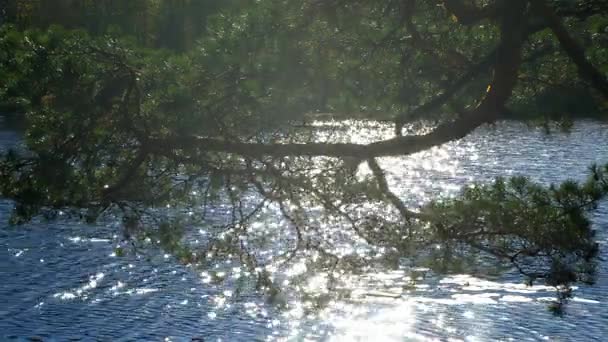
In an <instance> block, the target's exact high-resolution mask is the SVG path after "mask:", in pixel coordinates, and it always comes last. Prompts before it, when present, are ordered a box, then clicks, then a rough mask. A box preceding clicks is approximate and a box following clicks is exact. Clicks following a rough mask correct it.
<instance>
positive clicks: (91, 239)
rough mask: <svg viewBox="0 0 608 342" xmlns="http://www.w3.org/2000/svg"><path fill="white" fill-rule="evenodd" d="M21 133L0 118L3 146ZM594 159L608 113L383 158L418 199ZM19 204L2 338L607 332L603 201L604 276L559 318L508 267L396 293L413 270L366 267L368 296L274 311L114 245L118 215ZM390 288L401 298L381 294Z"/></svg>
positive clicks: (486, 133) (5, 240)
mask: <svg viewBox="0 0 608 342" xmlns="http://www.w3.org/2000/svg"><path fill="white" fill-rule="evenodd" d="M336 125H338V126H340V127H341V130H338V132H334V135H335V134H338V135H339V136H338V140H343V141H357V142H365V141H369V140H373V139H377V138H379V137H382V136H384V135H388V134H390V132H391V130H390V127H389V126H387V125H383V124H370V123H365V124H364V123H357V124H356V125H352V123H351V124H349V125H347V126H344V125H342V124H336ZM18 137H19V135H18V134H17V133H16V132H14V131H13V130H10V129H6V128H3V126H2V122H0V146H3V147H6V146H9V145H12V144H14V143H15V142H16V141H18ZM321 138H323V137H320V139H321ZM593 162H598V163H606V162H608V125H606V124H603V123H598V122H592V121H580V122H577V123H576V124H575V126H574V127H573V129H572V132H571V133H570V134H561V133H554V134H550V135H547V134H545V133H544V132H543V131H542V130H541V129H534V128H532V129H530V128H527V127H526V126H525V125H523V124H521V123H515V122H505V123H500V124H498V125H496V126H495V127H485V128H481V129H478V130H477V131H475V132H474V133H473V134H471V135H470V136H468V137H467V138H465V139H463V140H461V141H458V142H453V143H449V144H446V145H445V146H442V147H438V148H434V149H432V150H430V151H425V152H422V153H419V154H416V155H413V156H410V157H407V158H383V159H382V160H381V162H380V164H381V165H382V166H383V167H384V168H385V169H386V171H387V178H388V181H389V185H390V186H391V188H392V190H393V191H395V192H397V193H399V195H400V196H401V197H402V198H403V199H404V201H406V202H407V203H409V204H410V205H412V206H416V205H418V204H419V203H424V202H425V201H428V200H429V199H430V198H432V197H433V196H435V195H438V194H440V195H444V196H449V195H451V194H454V193H455V192H456V191H457V190H458V189H459V188H460V187H461V186H462V185H463V184H467V183H470V182H472V181H487V180H490V179H492V178H493V177H494V176H498V175H514V174H525V175H529V176H530V177H531V178H532V179H534V180H537V181H540V182H543V183H550V182H558V181H562V180H565V179H568V178H574V179H581V178H582V177H584V171H585V170H586V168H587V167H588V166H589V165H590V164H591V163H593ZM360 172H363V173H364V172H366V171H365V169H364V168H363V167H362V168H361V170H360ZM11 207H12V204H11V203H10V202H9V201H6V200H4V201H0V303H1V304H2V305H1V306H0V339H3V340H4V339H9V340H10V339H11V338H14V339H25V338H29V337H33V336H38V337H41V338H44V340H56V341H64V340H68V339H70V338H74V339H78V338H80V339H85V340H87V339H91V340H94V339H101V340H174V341H181V340H190V339H191V338H193V337H204V338H205V340H218V339H222V340H224V341H226V340H228V341H240V340H242V341H251V340H264V339H275V338H287V339H293V340H303V339H306V338H308V339H311V340H347V341H357V340H360V341H365V340H383V341H392V340H394V341H402V340H434V339H436V340H447V339H453V340H466V341H485V340H495V339H504V340H514V341H519V340H530V341H535V340H563V341H570V340H580V341H587V340H603V339H604V338H605V336H608V303H607V302H606V294H608V272H607V271H608V245H607V243H608V229H607V228H608V208H607V205H603V206H602V207H601V208H600V209H599V210H598V211H597V213H596V214H595V216H594V218H593V222H594V224H595V227H596V228H597V229H598V232H599V233H598V239H599V240H600V243H601V257H602V259H603V260H605V261H602V262H601V264H600V268H599V270H598V279H597V284H595V285H594V286H580V287H578V288H577V289H576V290H575V299H574V300H573V301H572V302H571V303H569V305H568V307H567V309H566V314H565V315H564V316H563V317H555V316H553V315H552V314H551V313H550V312H549V311H548V310H547V303H548V301H550V300H552V299H553V290H552V289H551V288H546V287H543V286H534V287H531V288H530V287H526V286H524V285H523V284H522V283H521V279H520V278H519V277H517V276H516V275H514V274H505V275H503V276H501V277H498V278H496V279H494V280H487V279H486V280H482V279H479V278H475V277H472V276H469V275H456V276H450V277H436V276H428V277H426V278H425V279H424V280H423V281H419V282H417V283H416V285H415V286H413V287H411V288H408V290H407V291H401V292H396V290H395V289H396V288H401V289H402V287H400V286H401V285H402V284H403V281H404V277H406V276H407V275H405V274H404V273H403V272H399V271H389V270H378V272H377V273H376V274H369V275H365V276H363V277H362V279H359V281H360V283H359V284H358V285H357V286H361V288H362V290H361V293H362V295H361V296H355V297H353V298H351V299H350V300H347V301H346V300H345V301H336V302H331V303H329V305H328V306H327V308H325V309H324V310H322V311H321V312H319V313H318V315H314V316H307V315H306V314H304V312H303V311H302V310H300V309H299V308H298V307H297V305H294V306H292V308H291V309H290V310H284V311H279V310H277V309H276V308H275V307H273V306H272V305H269V304H267V303H266V302H265V300H264V298H263V297H262V296H259V295H256V294H255V293H253V292H246V293H241V294H239V295H238V297H237V296H236V295H235V289H234V288H232V287H230V285H227V286H226V287H220V288H218V287H217V286H212V284H210V283H209V282H208V281H207V280H206V277H207V275H205V274H204V273H200V272H198V271H194V270H193V269H191V268H188V267H185V266H183V265H180V264H179V263H177V262H176V261H175V260H173V259H172V258H171V257H169V256H167V255H163V253H162V252H158V251H150V252H148V253H142V254H140V255H138V256H135V255H127V256H122V257H118V256H116V254H115V253H114V248H115V246H116V244H117V241H118V240H119V239H120V237H119V236H118V235H119V226H118V224H117V223H116V222H111V221H108V222H100V223H98V224H97V225H94V226H87V225H83V224H77V223H65V222H64V223H59V222H58V223H45V222H34V223H31V224H28V225H25V226H22V227H8V226H7V221H8V216H9V214H10V209H11ZM374 291H375V292H374ZM395 293H396V294H397V295H398V298H392V297H386V296H385V295H390V296H393V295H394V294H395Z"/></svg>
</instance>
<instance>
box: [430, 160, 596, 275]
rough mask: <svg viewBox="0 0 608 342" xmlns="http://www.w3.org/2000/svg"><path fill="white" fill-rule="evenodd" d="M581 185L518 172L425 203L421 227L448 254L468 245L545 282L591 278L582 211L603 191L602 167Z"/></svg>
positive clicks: (590, 235) (588, 229)
mask: <svg viewBox="0 0 608 342" xmlns="http://www.w3.org/2000/svg"><path fill="white" fill-rule="evenodd" d="M590 173H591V175H590V176H589V178H588V179H587V181H586V182H584V183H577V182H574V181H566V182H563V183H561V184H559V185H551V186H550V187H544V186H541V185H539V184H536V183H533V182H530V181H529V180H528V179H527V178H524V177H514V178H510V179H508V180H504V179H500V178H499V179H497V180H496V181H495V182H494V183H492V184H489V185H481V184H477V185H473V186H471V187H468V188H466V189H465V190H464V191H463V193H462V194H461V195H460V196H458V197H456V198H455V199H450V200H445V201H443V202H433V203H431V204H429V205H428V206H427V207H426V208H425V211H426V212H427V213H428V215H429V216H430V217H431V219H430V221H431V225H430V227H429V228H427V229H424V230H422V231H421V234H422V235H427V236H428V238H429V239H430V240H431V241H432V242H436V243H439V244H440V246H441V249H442V250H445V249H449V250H450V252H451V253H450V254H448V255H446V257H447V258H448V260H445V261H449V259H450V258H458V255H460V257H461V258H462V257H465V256H469V255H470V251H471V248H472V249H473V250H477V251H480V252H482V253H486V254H489V255H491V256H493V257H496V258H497V260H499V261H501V262H507V263H509V264H512V265H514V266H515V267H516V268H517V269H518V270H519V271H520V272H521V273H522V274H524V275H526V276H528V277H530V279H532V281H533V279H539V278H541V279H544V280H545V281H546V283H547V284H549V285H552V286H567V285H569V284H570V283H573V282H577V281H583V282H592V281H593V275H594V262H595V261H594V258H595V257H596V255H597V252H598V245H597V243H596V241H595V238H594V237H595V231H594V230H593V229H592V226H591V222H590V221H589V218H588V213H589V212H590V211H592V210H594V209H596V207H597V205H598V203H599V201H600V200H602V199H603V198H605V197H606V195H607V194H608V165H605V166H603V167H597V166H593V167H592V168H591V172H590Z"/></svg>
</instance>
